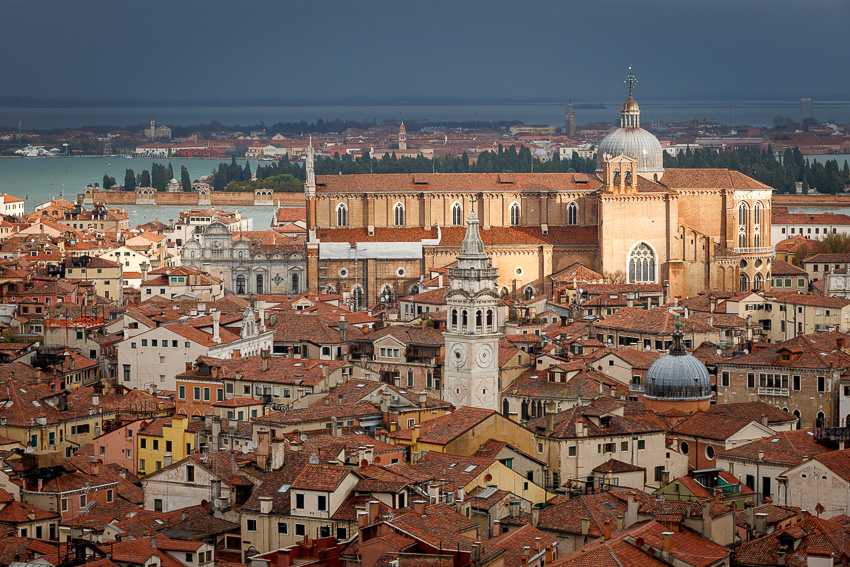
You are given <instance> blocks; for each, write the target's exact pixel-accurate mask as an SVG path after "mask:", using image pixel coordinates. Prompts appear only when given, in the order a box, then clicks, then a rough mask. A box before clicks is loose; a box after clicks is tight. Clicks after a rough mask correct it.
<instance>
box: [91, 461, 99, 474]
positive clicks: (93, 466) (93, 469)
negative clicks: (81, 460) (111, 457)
mask: <svg viewBox="0 0 850 567" xmlns="http://www.w3.org/2000/svg"><path fill="white" fill-rule="evenodd" d="M100 465H101V460H100V459H95V460H93V461H92V462H91V463H90V466H89V469H90V470H91V475H92V476H100Z"/></svg>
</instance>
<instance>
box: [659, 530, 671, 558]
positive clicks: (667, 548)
mask: <svg viewBox="0 0 850 567" xmlns="http://www.w3.org/2000/svg"><path fill="white" fill-rule="evenodd" d="M661 551H663V552H664V553H667V554H668V555H669V554H670V552H671V551H673V532H661Z"/></svg>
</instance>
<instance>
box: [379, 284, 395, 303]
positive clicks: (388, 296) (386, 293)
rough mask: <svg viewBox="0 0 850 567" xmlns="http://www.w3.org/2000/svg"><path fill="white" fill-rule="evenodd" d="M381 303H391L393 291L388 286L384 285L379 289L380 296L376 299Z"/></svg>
mask: <svg viewBox="0 0 850 567" xmlns="http://www.w3.org/2000/svg"><path fill="white" fill-rule="evenodd" d="M378 299H379V300H380V301H381V302H383V303H392V301H393V290H392V288H391V287H390V286H388V285H385V286H384V287H383V288H382V289H381V296H380V297H379V298H378Z"/></svg>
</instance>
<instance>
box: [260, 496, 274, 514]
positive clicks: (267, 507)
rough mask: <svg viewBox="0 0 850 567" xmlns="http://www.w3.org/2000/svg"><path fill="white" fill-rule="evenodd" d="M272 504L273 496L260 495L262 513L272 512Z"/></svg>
mask: <svg viewBox="0 0 850 567" xmlns="http://www.w3.org/2000/svg"><path fill="white" fill-rule="evenodd" d="M272 504H273V501H272V497H271V496H260V514H271V513H272Z"/></svg>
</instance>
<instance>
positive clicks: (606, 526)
mask: <svg viewBox="0 0 850 567" xmlns="http://www.w3.org/2000/svg"><path fill="white" fill-rule="evenodd" d="M602 535H603V537H604V538H605V541H608V540H609V539H611V520H605V523H603V524H602Z"/></svg>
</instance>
